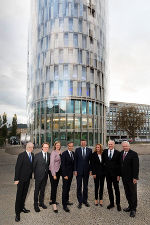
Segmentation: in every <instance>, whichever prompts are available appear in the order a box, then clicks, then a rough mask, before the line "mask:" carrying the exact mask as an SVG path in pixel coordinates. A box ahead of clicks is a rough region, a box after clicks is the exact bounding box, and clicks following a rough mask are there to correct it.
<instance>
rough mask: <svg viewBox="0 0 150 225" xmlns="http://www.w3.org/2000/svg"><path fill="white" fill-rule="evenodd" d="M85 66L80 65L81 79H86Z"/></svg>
mask: <svg viewBox="0 0 150 225" xmlns="http://www.w3.org/2000/svg"><path fill="white" fill-rule="evenodd" d="M86 74H87V72H86V67H85V66H82V80H86Z"/></svg>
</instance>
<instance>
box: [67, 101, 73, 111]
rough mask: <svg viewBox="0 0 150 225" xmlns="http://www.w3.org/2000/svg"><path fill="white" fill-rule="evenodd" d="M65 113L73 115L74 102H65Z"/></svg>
mask: <svg viewBox="0 0 150 225" xmlns="http://www.w3.org/2000/svg"><path fill="white" fill-rule="evenodd" d="M66 103H67V111H66V112H67V113H74V100H68V101H67V102H66Z"/></svg>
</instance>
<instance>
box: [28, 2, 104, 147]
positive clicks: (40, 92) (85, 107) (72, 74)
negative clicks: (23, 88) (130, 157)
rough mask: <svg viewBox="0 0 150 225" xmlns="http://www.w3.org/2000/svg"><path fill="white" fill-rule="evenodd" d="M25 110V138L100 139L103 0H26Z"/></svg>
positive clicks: (102, 110)
mask: <svg viewBox="0 0 150 225" xmlns="http://www.w3.org/2000/svg"><path fill="white" fill-rule="evenodd" d="M31 2H32V7H31V23H30V31H29V51H28V79H27V113H28V132H29V133H30V135H31V139H32V140H33V141H34V142H35V143H36V144H39V145H41V143H42V142H43V141H48V142H49V143H50V144H51V145H53V143H54V141H56V140H60V141H61V143H62V145H66V143H67V141H70V140H72V141H73V142H74V143H75V145H79V144H80V140H81V139H82V138H84V139H86V140H87V142H88V145H89V146H93V145H95V144H96V143H99V142H100V143H104V142H105V139H106V134H105V131H106V126H105V124H106V123H105V114H106V94H107V91H106V81H107V76H106V0H32V1H31Z"/></svg>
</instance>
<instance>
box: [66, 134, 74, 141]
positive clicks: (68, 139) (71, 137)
mask: <svg viewBox="0 0 150 225" xmlns="http://www.w3.org/2000/svg"><path fill="white" fill-rule="evenodd" d="M73 139H74V133H73V132H68V133H67V141H73Z"/></svg>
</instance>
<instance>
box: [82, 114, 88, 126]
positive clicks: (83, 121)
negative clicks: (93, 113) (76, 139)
mask: <svg viewBox="0 0 150 225" xmlns="http://www.w3.org/2000/svg"><path fill="white" fill-rule="evenodd" d="M82 129H87V118H85V117H82Z"/></svg>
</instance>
